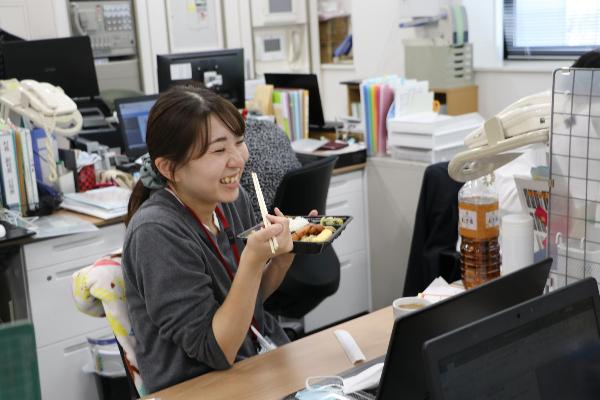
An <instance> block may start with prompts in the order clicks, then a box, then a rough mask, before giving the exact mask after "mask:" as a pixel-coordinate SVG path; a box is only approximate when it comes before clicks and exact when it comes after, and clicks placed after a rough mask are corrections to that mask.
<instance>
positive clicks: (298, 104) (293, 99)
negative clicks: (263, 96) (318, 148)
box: [273, 88, 308, 141]
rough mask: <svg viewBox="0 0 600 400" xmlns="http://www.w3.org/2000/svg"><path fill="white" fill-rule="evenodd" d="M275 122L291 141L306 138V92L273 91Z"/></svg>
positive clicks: (299, 90) (298, 90)
mask: <svg viewBox="0 0 600 400" xmlns="http://www.w3.org/2000/svg"><path fill="white" fill-rule="evenodd" d="M273 113H274V114H275V122H276V123H277V125H278V126H279V127H280V128H281V129H283V131H284V132H285V133H286V135H287V136H288V137H289V138H290V140H291V141H294V140H298V139H303V138H307V137H308V90H305V89H280V88H276V89H275V90H273Z"/></svg>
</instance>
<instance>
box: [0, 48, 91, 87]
mask: <svg viewBox="0 0 600 400" xmlns="http://www.w3.org/2000/svg"><path fill="white" fill-rule="evenodd" d="M0 52H1V53H2V54H3V56H4V75H5V77H6V79H10V78H16V79H19V80H21V79H33V80H36V81H39V82H48V83H51V84H53V85H55V86H60V87H61V88H62V89H63V90H64V91H65V93H66V94H67V95H68V96H69V97H71V98H78V97H85V98H91V97H94V96H98V94H99V90H98V79H97V78H96V67H95V66H94V58H93V56H92V46H91V44H90V38H89V37H88V36H75V37H66V38H59V39H44V40H30V41H22V42H7V43H3V44H2V45H1V50H0Z"/></svg>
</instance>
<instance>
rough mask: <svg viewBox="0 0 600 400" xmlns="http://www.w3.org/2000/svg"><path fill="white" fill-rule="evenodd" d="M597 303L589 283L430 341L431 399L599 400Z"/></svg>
mask: <svg viewBox="0 0 600 400" xmlns="http://www.w3.org/2000/svg"><path fill="white" fill-rule="evenodd" d="M599 347H600V297H599V296H598V285H597V283H596V281H595V280H594V279H593V278H588V279H585V280H583V281H579V282H577V283H574V284H572V285H570V286H567V287H564V288H561V289H559V290H556V291H554V292H552V293H550V294H547V295H545V296H542V297H538V298H535V299H533V300H530V301H527V302H525V303H522V304H520V305H517V306H514V307H512V308H509V309H506V310H504V311H501V312H499V313H497V314H494V315H491V316H489V317H487V318H484V319H482V320H479V321H477V322H474V323H472V324H470V325H467V326H465V327H462V328H459V329H457V330H455V331H452V332H450V333H447V334H445V335H442V336H440V337H437V338H434V339H431V340H429V341H427V342H426V343H425V346H424V349H423V353H424V358H425V364H426V366H427V370H428V376H429V383H430V387H431V391H432V395H433V396H432V397H433V399H436V400H454V399H461V400H462V399H498V400H502V399H507V400H508V399H511V400H518V399H523V400H528V399H578V400H583V399H597V398H598V397H599V395H600V392H599V390H600V376H599V375H600V367H599V365H600V364H599V363H600V354H599V353H600V352H599Z"/></svg>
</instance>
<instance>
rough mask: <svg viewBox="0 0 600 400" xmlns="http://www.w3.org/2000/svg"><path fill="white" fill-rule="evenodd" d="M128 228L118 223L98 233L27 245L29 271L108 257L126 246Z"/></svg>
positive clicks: (69, 236) (26, 260)
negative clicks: (125, 236)
mask: <svg viewBox="0 0 600 400" xmlns="http://www.w3.org/2000/svg"><path fill="white" fill-rule="evenodd" d="M124 235H125V225H123V224H116V225H110V226H107V227H104V228H102V229H100V230H98V231H94V232H88V233H78V234H76V235H68V236H61V237H58V238H55V239H49V240H42V241H39V242H33V243H31V244H28V245H26V246H25V265H26V266H27V270H32V269H36V268H43V267H49V266H51V265H55V264H60V263H62V262H66V261H72V260H77V259H80V258H85V257H89V256H90V255H91V256H96V255H101V256H102V255H105V254H107V253H109V252H111V251H113V250H115V249H118V248H120V247H122V246H123V237H124Z"/></svg>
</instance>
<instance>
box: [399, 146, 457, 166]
mask: <svg viewBox="0 0 600 400" xmlns="http://www.w3.org/2000/svg"><path fill="white" fill-rule="evenodd" d="M463 150H466V147H465V146H463V145H462V144H461V145H460V146H452V147H447V148H445V149H435V150H430V149H419V148H415V147H401V146H388V153H389V154H390V156H391V157H392V158H394V159H396V160H407V161H422V162H426V163H429V164H433V163H438V162H443V161H450V160H451V159H452V157H454V156H455V155H456V154H458V153H460V152H461V151H463Z"/></svg>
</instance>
